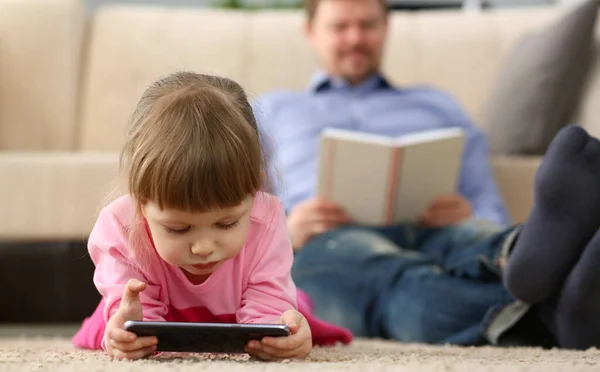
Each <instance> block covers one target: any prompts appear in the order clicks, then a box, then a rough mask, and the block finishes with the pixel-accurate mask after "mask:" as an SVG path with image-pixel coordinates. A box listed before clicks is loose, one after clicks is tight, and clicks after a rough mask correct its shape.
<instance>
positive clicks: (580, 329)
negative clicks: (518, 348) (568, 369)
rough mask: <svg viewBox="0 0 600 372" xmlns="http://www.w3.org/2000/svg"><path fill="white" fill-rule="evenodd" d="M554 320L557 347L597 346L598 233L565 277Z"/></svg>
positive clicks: (599, 299)
mask: <svg viewBox="0 0 600 372" xmlns="http://www.w3.org/2000/svg"><path fill="white" fill-rule="evenodd" d="M549 306H552V304H549ZM553 307H554V306H553ZM554 318H555V325H554V327H555V331H554V333H555V337H556V339H557V341H558V344H559V346H561V347H563V348H568V349H588V348H591V347H600V231H599V232H597V233H596V235H595V236H594V238H593V239H592V241H591V242H590V243H589V244H588V245H587V246H586V248H585V249H584V251H583V253H582V255H581V257H580V259H579V261H578V262H577V264H576V265H575V266H574V267H573V270H571V273H570V274H569V276H568V277H567V280H566V282H565V285H564V286H563V288H562V290H561V292H560V294H559V295H558V303H557V305H556V306H555V310H554Z"/></svg>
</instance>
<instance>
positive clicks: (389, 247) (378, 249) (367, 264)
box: [292, 226, 434, 337]
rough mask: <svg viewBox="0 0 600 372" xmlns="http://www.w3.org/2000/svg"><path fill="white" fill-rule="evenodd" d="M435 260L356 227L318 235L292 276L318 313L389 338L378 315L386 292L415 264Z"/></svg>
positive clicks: (367, 334) (353, 328) (299, 258)
mask: <svg viewBox="0 0 600 372" xmlns="http://www.w3.org/2000/svg"><path fill="white" fill-rule="evenodd" d="M431 264H434V260H433V259H432V258H430V257H427V256H425V255H423V254H421V253H418V252H415V251H412V250H405V249H403V248H400V247H398V246H397V245H395V244H394V243H393V242H392V241H390V240H389V239H387V238H385V237H384V236H383V235H381V234H379V233H377V232H374V231H372V230H371V229H368V228H361V227H354V226H350V227H346V228H341V229H336V230H334V231H331V232H328V233H324V234H321V235H319V236H317V237H315V238H313V239H312V240H311V241H310V242H309V243H308V244H307V245H306V246H305V247H304V248H303V249H302V250H301V251H299V252H298V253H297V255H296V257H295V259H294V266H293V268H292V277H293V279H294V282H295V283H296V285H297V286H298V288H300V289H302V290H303V291H305V292H306V293H307V294H308V295H309V296H310V297H311V299H312V300H313V301H312V302H313V303H314V310H315V315H316V316H317V317H319V318H321V319H323V320H325V321H328V322H331V323H333V324H336V325H339V326H342V327H345V328H348V329H349V330H350V331H352V333H353V334H354V335H356V336H362V337H384V332H382V330H381V329H379V327H378V326H377V323H378V319H377V316H378V315H377V314H376V313H375V305H376V302H377V301H378V299H379V297H380V296H379V295H380V293H384V292H386V291H387V289H388V288H389V287H390V285H391V284H392V283H393V282H394V281H395V280H396V278H397V277H399V276H402V275H403V274H404V272H406V270H408V269H409V268H411V267H418V266H423V265H431Z"/></svg>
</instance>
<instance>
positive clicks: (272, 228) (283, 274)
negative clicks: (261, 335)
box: [236, 194, 297, 323]
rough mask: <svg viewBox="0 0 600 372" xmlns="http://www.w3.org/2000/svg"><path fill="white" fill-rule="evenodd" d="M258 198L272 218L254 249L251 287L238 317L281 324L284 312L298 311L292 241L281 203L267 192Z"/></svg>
mask: <svg viewBox="0 0 600 372" xmlns="http://www.w3.org/2000/svg"><path fill="white" fill-rule="evenodd" d="M257 198H264V203H266V204H265V208H266V209H267V213H265V214H266V215H268V216H270V217H269V218H268V219H267V224H266V229H265V232H264V233H263V235H262V239H260V240H258V244H257V245H256V247H254V248H253V249H254V250H255V253H254V255H253V258H252V260H251V263H250V265H251V267H250V276H249V279H248V287H247V288H246V290H245V291H244V293H243V295H242V304H241V305H242V306H241V308H240V310H239V311H238V312H237V314H236V315H237V316H236V317H237V321H238V323H279V322H280V318H281V315H282V314H283V313H284V312H286V311H288V310H297V300H296V286H295V285H294V282H293V281H292V277H291V268H292V262H293V259H294V256H293V250H292V244H291V241H290V237H289V233H288V230H287V227H286V219H285V213H284V210H283V206H282V204H281V202H280V201H279V200H278V199H276V198H274V197H272V196H268V195H265V194H263V195H260V196H257ZM257 202H263V201H262V200H261V201H257Z"/></svg>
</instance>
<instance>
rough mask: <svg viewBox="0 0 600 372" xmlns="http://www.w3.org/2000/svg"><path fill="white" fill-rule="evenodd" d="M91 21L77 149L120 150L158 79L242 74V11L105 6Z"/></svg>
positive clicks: (244, 19)
mask: <svg viewBox="0 0 600 372" xmlns="http://www.w3.org/2000/svg"><path fill="white" fill-rule="evenodd" d="M223 15H225V16H223ZM94 17H95V18H94V22H93V23H92V27H91V34H90V38H89V51H88V58H87V69H86V71H85V73H84V76H83V82H82V84H83V103H82V112H81V131H80V136H81V137H80V146H81V149H82V150H84V151H107V152H114V151H118V150H120V147H121V144H122V141H123V139H124V134H125V128H126V126H127V123H128V121H129V119H130V116H131V114H132V113H133V110H134V108H135V105H136V103H137V101H138V100H139V99H140V97H141V95H142V93H143V91H144V90H145V89H146V88H147V86H148V85H149V84H151V83H152V82H154V81H155V80H156V79H158V78H159V77H161V76H163V75H167V74H170V73H172V72H175V71H177V70H193V71H195V72H199V73H210V74H220V75H223V76H227V77H229V78H233V79H235V80H240V78H241V76H242V74H243V71H244V69H245V65H244V60H243V51H244V50H245V48H246V43H247V36H248V35H247V29H248V28H247V27H246V23H247V22H248V18H247V17H245V16H244V15H243V13H236V12H226V11H220V10H207V9H203V8H201V9H197V8H183V9H180V8H178V7H160V6H145V5H110V6H105V7H103V8H101V9H99V10H98V11H97V13H96V14H95V16H94Z"/></svg>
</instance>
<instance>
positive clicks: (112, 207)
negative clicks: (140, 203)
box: [100, 195, 136, 227]
mask: <svg viewBox="0 0 600 372" xmlns="http://www.w3.org/2000/svg"><path fill="white" fill-rule="evenodd" d="M135 208H136V206H135V202H134V200H133V199H132V198H131V196H130V195H123V196H120V197H118V198H116V199H114V200H113V201H111V202H110V203H108V204H107V205H106V206H104V207H103V208H102V210H101V211H100V219H107V218H108V219H111V220H116V221H118V222H119V224H120V225H122V226H123V227H129V225H130V224H131V223H132V221H133V220H134V218H135V210H136V209H135Z"/></svg>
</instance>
